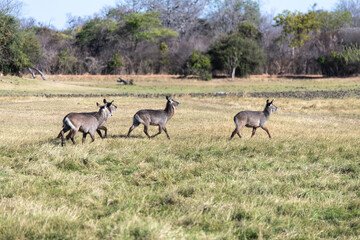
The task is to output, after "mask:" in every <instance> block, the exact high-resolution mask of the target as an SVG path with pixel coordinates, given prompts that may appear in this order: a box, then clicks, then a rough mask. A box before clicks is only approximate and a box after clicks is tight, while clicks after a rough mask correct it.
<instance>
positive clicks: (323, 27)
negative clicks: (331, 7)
mask: <svg viewBox="0 0 360 240" xmlns="http://www.w3.org/2000/svg"><path fill="white" fill-rule="evenodd" d="M316 14H317V16H316V19H317V21H319V22H320V31H321V32H322V33H323V32H330V31H335V30H338V29H340V28H343V27H347V26H350V24H351V13H350V12H349V11H342V10H336V11H334V12H328V11H317V13H316Z"/></svg>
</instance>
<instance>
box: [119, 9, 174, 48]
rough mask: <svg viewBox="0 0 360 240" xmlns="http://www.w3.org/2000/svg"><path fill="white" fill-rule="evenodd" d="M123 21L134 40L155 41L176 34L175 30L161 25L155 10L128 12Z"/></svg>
mask: <svg viewBox="0 0 360 240" xmlns="http://www.w3.org/2000/svg"><path fill="white" fill-rule="evenodd" d="M124 22H125V27H126V29H127V30H128V31H129V33H130V34H131V35H132V36H133V37H134V39H135V42H139V41H149V42H156V41H158V40H159V39H160V38H164V37H175V36H177V33H176V32H174V31H172V30H170V29H167V28H163V27H162V26H161V20H160V19H159V13H157V12H146V13H130V14H128V15H126V16H125V17H124Z"/></svg>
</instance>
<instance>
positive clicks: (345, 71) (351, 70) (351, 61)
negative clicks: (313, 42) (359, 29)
mask: <svg viewBox="0 0 360 240" xmlns="http://www.w3.org/2000/svg"><path fill="white" fill-rule="evenodd" d="M317 61H318V62H319V63H320V64H321V70H322V72H323V74H324V75H326V76H335V77H348V76H351V75H354V74H359V73H360V47H359V45H349V46H344V48H343V50H342V51H341V52H339V53H337V52H334V51H332V52H331V53H330V54H329V55H326V56H321V57H318V58H317Z"/></svg>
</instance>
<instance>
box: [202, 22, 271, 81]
mask: <svg viewBox="0 0 360 240" xmlns="http://www.w3.org/2000/svg"><path fill="white" fill-rule="evenodd" d="M255 29H256V27H255V26H254V25H251V24H250V23H242V24H240V26H239V29H238V32H236V33H233V34H230V35H228V36H226V37H224V38H222V39H220V40H219V41H217V42H216V43H215V44H213V45H212V46H211V48H210V50H209V54H210V56H211V63H212V65H213V69H214V70H220V71H226V72H228V73H230V75H231V77H232V78H234V77H235V75H237V76H240V77H243V76H246V75H249V74H251V73H254V72H255V71H257V70H258V68H259V67H260V66H261V65H262V64H264V62H265V53H264V51H263V50H262V49H261V47H260V45H259V41H260V33H259V32H256V31H255Z"/></svg>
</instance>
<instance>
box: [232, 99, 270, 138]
mask: <svg viewBox="0 0 360 240" xmlns="http://www.w3.org/2000/svg"><path fill="white" fill-rule="evenodd" d="M273 102H274V100H272V101H271V102H269V99H268V100H266V106H265V109H264V111H262V112H260V111H241V112H239V113H238V114H236V115H235V117H234V122H235V125H236V127H235V130H234V131H233V132H232V134H231V137H230V139H232V138H233V137H234V136H235V134H237V135H238V136H239V137H240V138H241V135H240V133H239V131H240V129H241V128H243V127H244V126H245V127H249V128H252V129H253V130H252V134H251V137H253V136H254V135H255V132H256V129H257V128H258V127H261V128H262V129H264V130H265V132H267V134H268V135H269V138H271V135H270V132H269V130H268V129H267V127H265V123H266V121H267V120H268V119H269V117H270V114H271V113H272V112H275V111H277V107H276V106H275V105H274V104H273Z"/></svg>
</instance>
